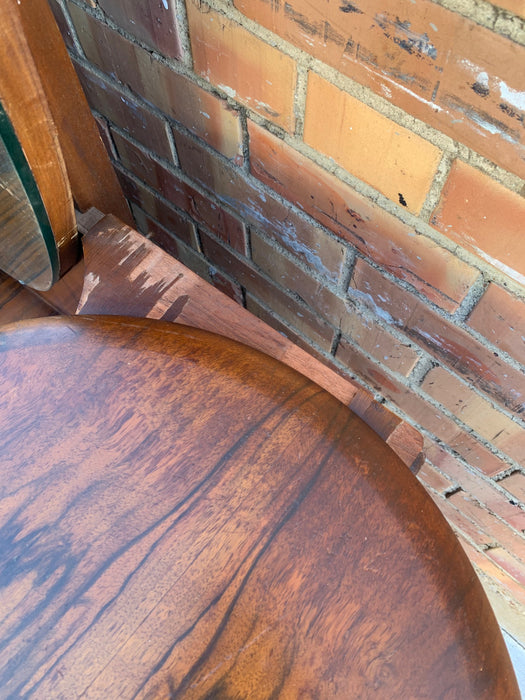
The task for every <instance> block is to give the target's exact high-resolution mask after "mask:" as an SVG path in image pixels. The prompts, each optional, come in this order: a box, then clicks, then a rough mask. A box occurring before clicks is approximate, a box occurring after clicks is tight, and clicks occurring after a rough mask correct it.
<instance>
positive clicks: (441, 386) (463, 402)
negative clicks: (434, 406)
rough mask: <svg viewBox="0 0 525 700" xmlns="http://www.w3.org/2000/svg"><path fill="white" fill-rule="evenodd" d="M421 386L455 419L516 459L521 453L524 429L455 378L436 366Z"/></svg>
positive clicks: (524, 440)
mask: <svg viewBox="0 0 525 700" xmlns="http://www.w3.org/2000/svg"><path fill="white" fill-rule="evenodd" d="M421 386H422V389H423V390H424V391H426V393H427V394H429V396H432V398H434V399H436V400H437V401H439V402H440V403H441V404H442V405H443V406H445V408H447V409H448V410H449V411H450V412H451V413H453V414H454V415H455V416H456V417H457V418H459V420H461V421H462V422H463V423H465V424H466V425H468V426H469V427H470V428H472V429H473V430H475V431H476V432H477V434H478V435H480V436H481V437H484V438H486V439H487V440H489V441H490V442H492V444H493V445H495V446H496V447H498V448H499V449H500V450H502V452H505V453H506V454H507V455H508V456H509V457H512V458H513V459H515V460H516V461H517V462H521V461H522V460H523V456H524V455H525V428H523V426H521V425H520V424H519V423H516V422H514V421H512V420H511V419H510V418H508V417H507V416H506V415H504V414H503V413H500V412H499V411H497V410H496V409H495V408H493V407H492V405H491V404H490V403H489V402H488V401H486V400H485V399H483V398H482V397H481V396H479V395H478V394H476V393H475V392H474V391H472V390H471V389H470V388H469V387H468V386H466V385H465V384H463V383H462V382H461V381H460V380H459V379H457V377H455V376H454V375H453V374H451V373H450V372H448V371H447V370H445V369H443V367H436V368H434V369H432V370H431V371H430V372H429V373H428V374H427V376H426V377H425V379H424V381H423V383H422V385H421Z"/></svg>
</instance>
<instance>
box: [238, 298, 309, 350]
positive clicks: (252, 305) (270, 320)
mask: <svg viewBox="0 0 525 700" xmlns="http://www.w3.org/2000/svg"><path fill="white" fill-rule="evenodd" d="M246 308H247V309H248V311H249V312H250V313H252V314H253V315H254V316H257V318H260V319H261V321H264V322H265V323H267V324H268V325H269V326H271V327H272V328H274V329H275V330H276V331H278V332H279V333H280V334H281V335H284V336H285V338H288V340H291V341H292V343H294V345H297V346H298V347H300V348H302V349H303V350H306V351H307V352H308V353H310V355H316V353H315V351H314V350H313V348H312V345H311V343H310V342H308V340H306V339H305V338H304V336H302V335H299V332H298V331H295V330H292V328H290V327H289V326H287V325H286V324H285V323H284V322H283V321H281V319H280V318H278V317H277V316H275V315H274V314H273V312H271V311H269V310H268V309H267V308H266V307H265V306H263V305H262V304H261V303H260V302H259V300H258V299H256V298H255V297H253V296H252V295H251V294H247V295H246Z"/></svg>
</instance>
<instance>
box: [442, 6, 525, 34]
mask: <svg viewBox="0 0 525 700" xmlns="http://www.w3.org/2000/svg"><path fill="white" fill-rule="evenodd" d="M432 2H434V4H435V5H441V7H444V8H446V9H447V10H451V11H452V12H455V13H456V14H458V15H461V16H462V17H466V18H467V19H470V20H472V21H473V22H475V23H476V24H479V25H480V26H481V27H485V28H486V29H490V30H492V31H493V32H494V33H495V34H501V36H504V37H506V38H507V39H512V41H514V42H516V43H517V44H525V20H524V19H523V18H521V17H519V16H518V15H515V14H514V13H512V12H510V11H509V10H504V9H503V8H502V7H495V6H494V5H491V4H490V3H489V2H484V1H483V0H432Z"/></svg>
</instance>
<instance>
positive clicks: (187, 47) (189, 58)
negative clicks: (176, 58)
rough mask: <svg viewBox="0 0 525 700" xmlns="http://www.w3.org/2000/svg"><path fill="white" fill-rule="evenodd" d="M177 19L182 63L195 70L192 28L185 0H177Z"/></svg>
mask: <svg viewBox="0 0 525 700" xmlns="http://www.w3.org/2000/svg"><path fill="white" fill-rule="evenodd" d="M175 20H176V22H177V30H178V32H177V34H178V37H179V41H180V46H181V51H182V63H183V64H184V65H185V66H186V67H187V68H188V69H189V70H193V55H192V52H191V42H190V29H189V24H188V15H187V12H186V2H185V0H175Z"/></svg>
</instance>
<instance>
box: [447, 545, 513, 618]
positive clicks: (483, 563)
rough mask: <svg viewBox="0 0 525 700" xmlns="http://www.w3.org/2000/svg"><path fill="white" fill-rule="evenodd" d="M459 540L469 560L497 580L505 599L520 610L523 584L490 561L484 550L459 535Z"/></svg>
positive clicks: (486, 574)
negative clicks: (479, 549) (478, 548)
mask: <svg viewBox="0 0 525 700" xmlns="http://www.w3.org/2000/svg"><path fill="white" fill-rule="evenodd" d="M459 542H460V544H461V546H462V547H463V549H464V550H465V553H466V555H467V556H468V558H469V559H470V561H471V562H472V563H473V564H474V565H475V566H476V567H478V568H479V569H480V570H481V571H482V572H483V574H485V576H488V577H490V578H491V579H493V580H494V581H496V582H497V586H498V589H499V590H500V591H502V592H503V595H504V596H505V598H506V599H507V600H510V601H511V602H512V603H513V604H514V605H515V607H516V609H517V610H522V609H523V606H524V605H525V592H524V588H523V586H521V585H519V584H518V583H516V581H515V580H514V579H513V578H512V577H511V576H509V575H508V574H507V573H506V572H505V571H503V570H502V569H500V568H499V566H496V565H495V564H494V562H492V561H490V560H489V559H488V558H487V557H486V556H485V553H484V552H480V551H478V550H477V549H476V548H475V547H473V546H472V545H471V544H470V543H469V542H467V541H466V540H464V539H462V538H461V537H459Z"/></svg>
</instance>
